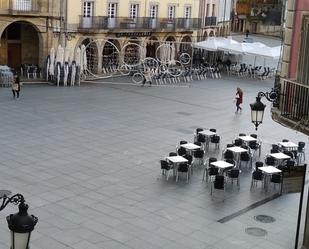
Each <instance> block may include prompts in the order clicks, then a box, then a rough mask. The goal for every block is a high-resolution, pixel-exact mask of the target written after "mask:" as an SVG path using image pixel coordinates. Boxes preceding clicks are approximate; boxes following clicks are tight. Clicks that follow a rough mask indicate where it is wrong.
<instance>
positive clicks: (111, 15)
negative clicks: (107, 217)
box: [107, 3, 117, 18]
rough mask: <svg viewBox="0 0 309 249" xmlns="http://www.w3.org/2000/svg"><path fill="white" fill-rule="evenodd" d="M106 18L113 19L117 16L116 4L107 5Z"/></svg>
mask: <svg viewBox="0 0 309 249" xmlns="http://www.w3.org/2000/svg"><path fill="white" fill-rule="evenodd" d="M107 16H108V17H109V18H115V17H116V16H117V3H109V4H108V10H107Z"/></svg>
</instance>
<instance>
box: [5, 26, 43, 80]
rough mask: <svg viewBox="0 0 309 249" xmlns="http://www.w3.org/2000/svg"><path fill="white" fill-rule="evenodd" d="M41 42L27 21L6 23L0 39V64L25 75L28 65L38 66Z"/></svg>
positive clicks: (37, 33)
mask: <svg viewBox="0 0 309 249" xmlns="http://www.w3.org/2000/svg"><path fill="white" fill-rule="evenodd" d="M42 40H43V38H42V36H41V34H40V32H39V29H38V28H37V27H36V26H35V25H34V24H32V23H30V22H27V21H16V22H12V23H8V25H7V26H6V27H5V28H4V30H3V32H2V34H1V38H0V64H4V65H8V66H9V67H11V68H14V69H15V70H17V71H18V72H21V73H22V74H25V73H26V72H24V71H27V68H26V67H28V66H29V65H34V66H38V65H40V62H41V61H40V59H41V58H42V57H43V55H42V53H43V51H42V48H43V45H42V42H43V41H42ZM21 69H22V70H21Z"/></svg>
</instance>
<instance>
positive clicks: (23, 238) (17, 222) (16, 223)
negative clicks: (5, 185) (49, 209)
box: [0, 191, 38, 249]
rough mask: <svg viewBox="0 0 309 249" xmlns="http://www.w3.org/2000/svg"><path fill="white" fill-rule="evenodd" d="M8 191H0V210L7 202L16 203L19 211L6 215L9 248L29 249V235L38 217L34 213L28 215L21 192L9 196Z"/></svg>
mask: <svg viewBox="0 0 309 249" xmlns="http://www.w3.org/2000/svg"><path fill="white" fill-rule="evenodd" d="M10 193H11V192H10V191H0V201H1V199H2V203H1V206H0V211H2V210H3V209H5V207H6V206H7V205H8V204H9V203H13V204H14V205H18V209H19V212H18V213H16V214H10V215H9V216H7V217H6V220H7V223H8V227H9V229H10V231H11V247H10V249H29V242H30V235H31V232H32V231H33V229H34V227H35V225H36V223H37V222H38V218H37V217H35V216H34V215H28V212H27V210H28V205H27V204H26V203H25V199H24V197H23V195H21V194H15V195H13V196H11V197H8V195H10Z"/></svg>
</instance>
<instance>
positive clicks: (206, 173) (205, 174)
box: [202, 157, 219, 182]
mask: <svg viewBox="0 0 309 249" xmlns="http://www.w3.org/2000/svg"><path fill="white" fill-rule="evenodd" d="M216 161H217V158H215V157H210V158H208V163H205V164H204V165H205V167H204V171H203V179H202V181H204V180H205V178H206V182H207V181H208V177H209V176H210V175H209V171H210V168H214V169H217V172H214V171H213V170H211V171H212V175H217V174H218V173H219V171H218V168H216V167H213V166H211V165H210V164H211V163H212V162H216Z"/></svg>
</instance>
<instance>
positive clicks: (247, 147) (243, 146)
mask: <svg viewBox="0 0 309 249" xmlns="http://www.w3.org/2000/svg"><path fill="white" fill-rule="evenodd" d="M240 147H241V148H243V149H246V150H249V146H248V145H245V144H243V145H242V146H240Z"/></svg>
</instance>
